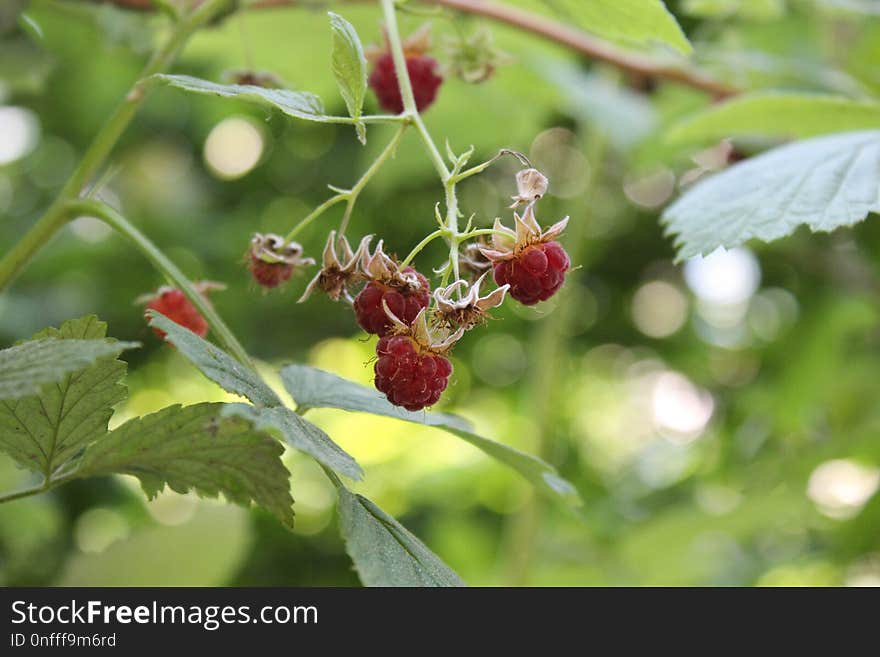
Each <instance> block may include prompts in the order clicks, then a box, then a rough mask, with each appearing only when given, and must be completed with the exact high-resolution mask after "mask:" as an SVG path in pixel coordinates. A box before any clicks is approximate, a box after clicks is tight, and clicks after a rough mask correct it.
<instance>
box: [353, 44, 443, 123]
mask: <svg viewBox="0 0 880 657" xmlns="http://www.w3.org/2000/svg"><path fill="white" fill-rule="evenodd" d="M406 70H407V72H408V73H409V79H410V83H411V84H412V90H413V96H415V99H416V107H417V108H418V110H419V111H420V112H421V111H424V110H426V109H428V107H430V106H431V104H432V103H433V102H434V99H435V98H436V97H437V89H439V88H440V85H441V84H442V83H443V78H442V77H441V76H440V75H439V74H438V73H437V60H435V59H432V58H431V57H426V56H424V55H410V56H408V57H407V58H406ZM370 87H371V88H372V89H373V91H374V92H375V93H376V97H377V98H378V99H379V104H380V105H381V106H382V107H383V108H384V109H386V110H388V111H389V112H394V113H395V114H400V113H401V112H402V111H403V99H402V98H401V97H400V87H398V85H397V73H396V72H395V71H394V59H393V58H392V57H391V53H385V54H383V55H381V56H379V58H378V59H377V60H376V65H375V67H374V68H373V72H372V73H371V74H370Z"/></svg>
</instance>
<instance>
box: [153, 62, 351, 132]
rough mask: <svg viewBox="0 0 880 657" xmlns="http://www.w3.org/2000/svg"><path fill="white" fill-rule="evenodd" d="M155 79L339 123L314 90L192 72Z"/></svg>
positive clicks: (177, 86)
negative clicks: (214, 78) (202, 76)
mask: <svg viewBox="0 0 880 657" xmlns="http://www.w3.org/2000/svg"><path fill="white" fill-rule="evenodd" d="M152 79H154V80H157V81H159V82H164V83H165V84H167V85H169V86H172V87H176V88H177V89H183V90H184V91H189V92H191V93H196V94H209V95H213V96H220V97H222V98H236V99H238V100H243V101H245V102H248V103H254V104H257V105H263V106H264V107H272V108H274V109H277V110H280V111H281V112H284V113H285V114H287V115H288V116H292V117H294V118H297V119H304V120H306V121H315V122H317V123H339V117H330V116H327V115H325V114H324V104H323V103H322V102H321V99H320V98H318V97H317V96H316V95H315V94H313V93H309V92H308V91H291V90H290V89H266V88H264V87H257V86H254V85H250V84H218V83H216V82H211V81H209V80H202V79H200V78H194V77H191V76H189V75H165V74H157V75H154V76H153V78H152Z"/></svg>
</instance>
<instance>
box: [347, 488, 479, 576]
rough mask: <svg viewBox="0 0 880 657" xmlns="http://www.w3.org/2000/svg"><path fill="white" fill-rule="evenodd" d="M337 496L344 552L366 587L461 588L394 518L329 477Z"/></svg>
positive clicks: (444, 566)
mask: <svg viewBox="0 0 880 657" xmlns="http://www.w3.org/2000/svg"><path fill="white" fill-rule="evenodd" d="M330 478H331V480H332V481H333V483H334V484H335V485H336V490H337V492H338V493H339V506H338V509H339V518H340V523H339V524H340V531H341V532H342V538H343V539H345V549H346V551H347V552H348V555H349V556H350V557H351V560H352V561H354V565H355V568H357V571H358V575H360V578H361V581H362V582H363V583H364V585H365V586H419V587H427V586H464V585H465V584H464V582H463V581H462V580H461V578H460V577H459V576H458V575H456V574H455V572H454V571H453V570H452V569H451V568H450V567H449V566H447V565H446V564H445V563H443V562H442V561H441V560H440V557H438V556H437V555H436V554H434V553H433V552H431V550H429V549H428V548H427V547H426V546H425V544H424V543H422V542H421V541H420V540H419V539H418V538H416V537H415V536H414V535H413V534H411V533H410V532H409V531H407V529H406V528H405V527H404V526H403V525H401V524H400V523H399V522H397V521H396V520H395V519H394V518H392V517H391V516H389V515H388V514H387V513H385V512H384V511H383V510H382V509H380V508H379V507H378V506H376V505H375V504H373V503H372V502H371V501H370V500H368V499H367V498H366V497H363V496H362V495H357V494H355V493H352V492H351V491H349V490H348V489H347V488H346V487H345V486H343V485H342V482H340V481H339V479H338V478H336V477H332V476H331V477H330Z"/></svg>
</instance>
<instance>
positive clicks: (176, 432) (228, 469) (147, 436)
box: [77, 403, 293, 527]
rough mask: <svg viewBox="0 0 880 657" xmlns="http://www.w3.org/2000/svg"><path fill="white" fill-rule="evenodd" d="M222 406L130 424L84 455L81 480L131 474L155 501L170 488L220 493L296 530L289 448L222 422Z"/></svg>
mask: <svg viewBox="0 0 880 657" xmlns="http://www.w3.org/2000/svg"><path fill="white" fill-rule="evenodd" d="M224 406H226V405H225V404H220V403H202V404H195V405H193V406H186V407H182V406H179V405H174V406H169V407H168V408H163V409H162V410H161V411H158V412H157V413H151V414H150V415H145V416H143V417H139V418H135V419H133V420H129V421H128V422H126V423H125V424H123V425H122V426H120V427H119V428H117V429H115V430H113V431H111V432H110V433H109V434H108V435H107V436H106V437H105V438H103V439H102V440H100V441H98V442H96V443H94V444H93V445H91V446H90V447H89V448H88V449H87V450H86V452H85V454H84V455H83V458H82V462H81V463H80V466H79V469H78V470H77V476H79V477H87V476H94V475H106V474H130V475H134V476H136V477H137V478H138V479H140V481H141V485H142V487H143V489H144V492H145V493H146V494H147V496H148V497H149V498H151V499H152V498H153V497H155V496H156V494H157V493H159V491H161V490H162V489H163V488H164V487H165V485H166V484H167V485H168V487H169V488H171V489H172V490H174V491H176V492H178V493H186V492H187V491H189V490H195V491H196V492H197V493H199V494H200V495H203V496H209V497H216V496H217V495H219V494H221V493H222V494H223V495H224V496H226V498H228V499H229V500H230V501H232V502H235V503H236V504H241V505H243V506H248V505H249V504H250V503H251V501H253V502H254V503H255V504H258V505H259V506H262V507H263V508H265V509H267V510H269V511H271V512H272V513H273V514H274V515H275V516H277V517H278V519H279V520H281V521H282V522H283V523H284V524H285V525H287V526H288V527H291V526H293V509H292V505H293V499H292V498H291V497H290V481H289V479H290V473H289V472H288V471H287V468H285V467H284V464H283V463H282V462H281V454H282V453H283V451H284V448H283V447H281V445H279V444H278V442H277V441H276V440H274V439H273V438H271V437H269V436H267V435H266V434H265V433H263V432H261V431H258V430H257V429H255V428H254V427H253V426H252V425H251V423H250V422H248V421H247V420H245V419H243V418H236V417H229V416H227V415H225V414H224V413H223V409H224Z"/></svg>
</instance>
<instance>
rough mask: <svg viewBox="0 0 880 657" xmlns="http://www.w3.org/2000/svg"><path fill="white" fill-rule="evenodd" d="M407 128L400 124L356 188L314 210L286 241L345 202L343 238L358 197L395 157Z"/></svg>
mask: <svg viewBox="0 0 880 657" xmlns="http://www.w3.org/2000/svg"><path fill="white" fill-rule="evenodd" d="M407 127H409V121H403V122H402V123H401V124H400V127H398V128H397V132H395V133H394V136H393V137H392V138H391V141H389V142H388V145H387V146H386V147H385V148H384V149H383V151H382V152H381V153H380V154H379V157H377V158H376V159H375V160H374V161H373V163H372V164H371V165H370V167H369V168H368V169H367V170H366V171H365V172H364V174H363V175H362V176H361V177H360V179H359V180H358V181H357V182H356V183H355V184H354V187H352V188H351V189H346V190H340V191H338V192H337V193H336V194H335V195H334V196H331V197H330V198H328V199H327V200H326V201H324V202H323V203H322V204H321V205H319V206H318V207H316V208H315V209H314V210H312V211H311V212H310V213H309V214H308V215H307V216H306V217H305V218H304V219H302V220H301V221H300V222H299V223H298V224H297V225H296V226H294V227H293V228H292V229H291V230H290V232H289V233H288V234H287V236H286V237H285V238H284V239H285V241H287V242H289V241H290V240H292V239H293V238H295V237H296V236H297V235H298V234H299V233H300V232H301V231H302V230H303V229H304V228H306V226H308V225H309V224H310V223H312V222H313V221H314V220H315V219H317V218H318V217H320V216H321V215H322V214H324V212H325V211H326V210H329V209H330V208H332V207H333V206H334V205H336V204H337V203H341V202H342V201H345V214H343V215H342V221H341V223H340V224H339V236H340V237H343V236H344V235H345V230H346V228H348V221H349V219H350V218H351V213H352V210H354V204H355V203H356V202H357V199H358V196H360V193H361V192H362V191H363V190H364V187H366V186H367V184H368V183H369V182H370V180H372V178H373V176H375V175H376V173H377V172H378V171H379V169H381V168H382V165H383V164H385V162H386V161H387V160H388V159H389V158H390V157H391V156H393V155H394V153H395V151H397V147H398V145H399V144H400V140H401V139H402V138H403V133H404V132H406V129H407Z"/></svg>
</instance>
